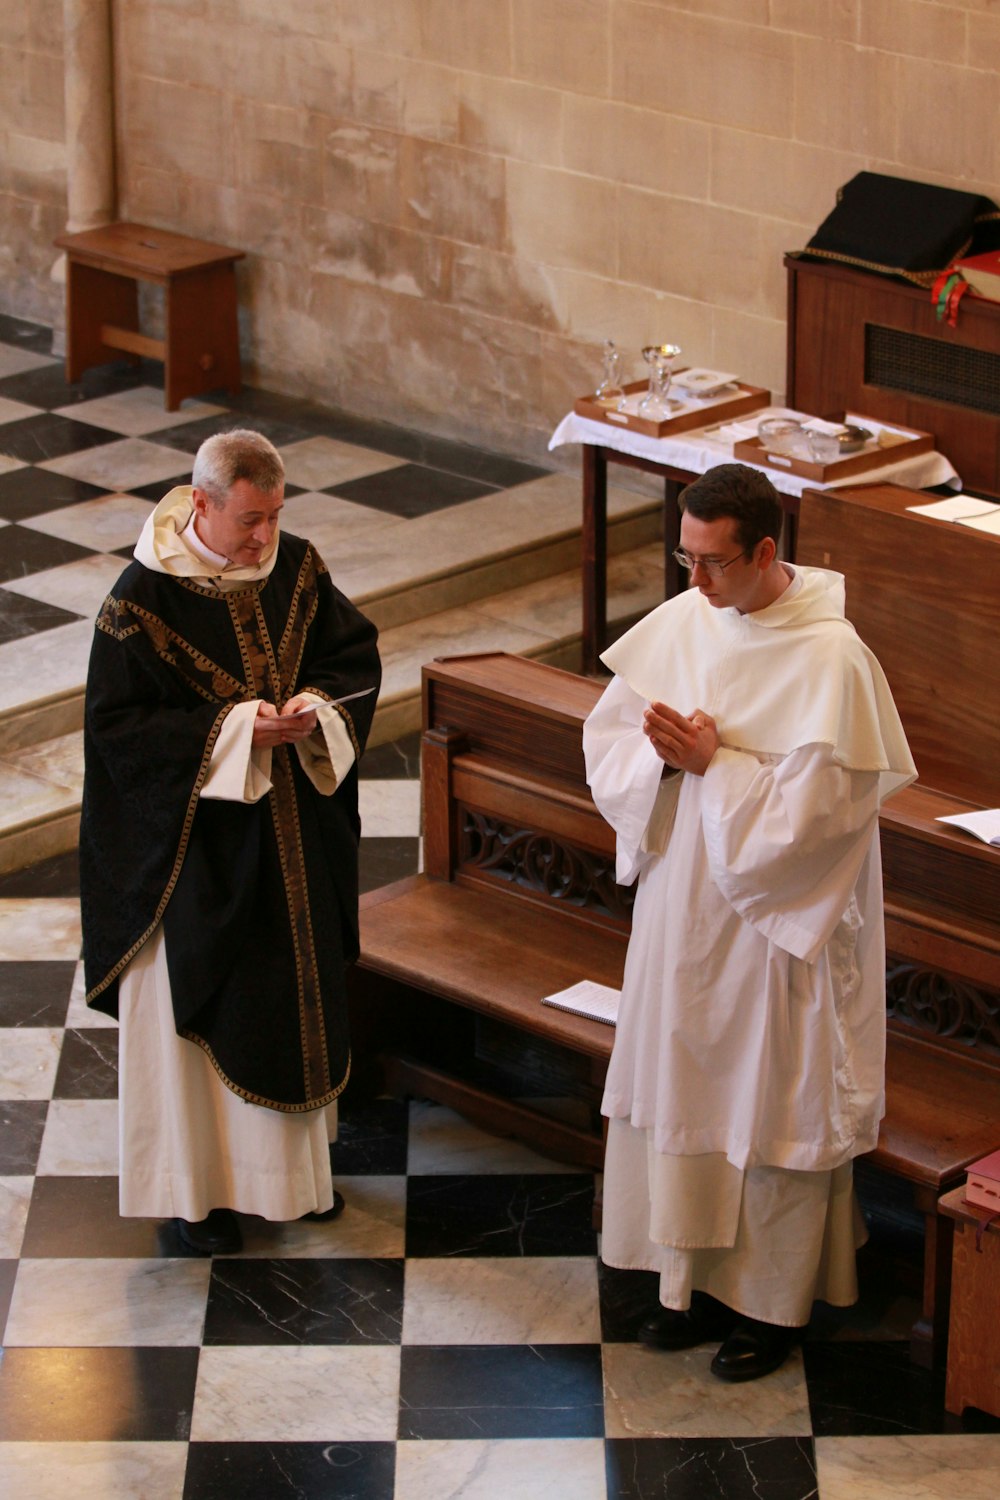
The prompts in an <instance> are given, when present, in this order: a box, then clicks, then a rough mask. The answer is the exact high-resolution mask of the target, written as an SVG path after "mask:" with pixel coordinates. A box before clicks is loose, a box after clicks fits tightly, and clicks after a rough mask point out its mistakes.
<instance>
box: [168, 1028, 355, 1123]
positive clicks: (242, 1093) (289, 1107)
mask: <svg viewBox="0 0 1000 1500" xmlns="http://www.w3.org/2000/svg"><path fill="white" fill-rule="evenodd" d="M178 1035H179V1036H182V1037H184V1039H185V1040H186V1041H189V1042H194V1044H195V1046H196V1047H200V1048H201V1050H202V1051H203V1052H204V1054H205V1056H206V1057H207V1058H208V1060H209V1062H210V1063H211V1064H212V1067H213V1068H214V1069H215V1071H216V1073H217V1074H218V1075H219V1078H220V1079H221V1080H222V1082H223V1083H224V1084H225V1085H226V1088H227V1089H231V1090H232V1092H233V1093H234V1094H236V1095H237V1097H238V1098H240V1099H245V1100H246V1102H247V1104H259V1105H261V1106H262V1107H263V1108H264V1109H273V1110H275V1111H276V1112H278V1113H279V1114H283V1115H307V1114H311V1113H312V1111H313V1110H314V1109H323V1108H324V1106H325V1105H327V1104H332V1103H333V1101H334V1100H335V1099H339V1097H340V1095H341V1094H342V1093H343V1092H344V1090H345V1089H346V1087H347V1085H348V1082H349V1080H350V1077H351V1064H352V1062H353V1060H354V1059H353V1057H352V1055H351V1053H350V1052H348V1054H347V1071H346V1072H345V1074H344V1077H343V1079H342V1081H341V1082H340V1083H338V1084H337V1086H336V1088H333V1089H331V1090H330V1092H329V1093H326V1094H324V1095H323V1096H322V1098H320V1099H310V1100H309V1101H308V1103H303V1104H282V1103H279V1101H278V1100H277V1099H265V1098H264V1095H263V1094H252V1093H251V1092H250V1090H249V1089H244V1088H241V1087H240V1085H239V1084H238V1083H234V1082H233V1080H232V1079H231V1078H230V1077H229V1076H228V1074H227V1073H225V1072H224V1071H223V1070H222V1068H221V1067H220V1066H219V1060H218V1058H217V1057H216V1055H215V1053H214V1052H213V1051H212V1049H211V1047H210V1046H209V1045H208V1043H207V1042H206V1041H203V1040H202V1038H201V1037H200V1036H195V1035H194V1033H193V1032H190V1031H186V1030H183V1031H180V1032H179V1033H178Z"/></svg>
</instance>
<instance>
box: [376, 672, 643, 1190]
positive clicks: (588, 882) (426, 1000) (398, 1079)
mask: <svg viewBox="0 0 1000 1500" xmlns="http://www.w3.org/2000/svg"><path fill="white" fill-rule="evenodd" d="M598 691H599V690H598V689H597V688H596V687H595V685H594V684H593V683H591V682H588V681H586V680H585V679H583V678H579V677H574V676H572V675H571V674H570V673H567V672H561V671H558V670H557V669H555V668H552V667H545V666H541V665H540V664H538V663H535V662H530V661H525V660H523V659H522V658H519V657H514V656H506V655H502V654H496V655H488V656H484V657H467V658H455V659H452V660H449V661H442V662H435V663H433V664H432V665H431V666H428V667H425V668H424V678H423V695H424V724H425V733H424V740H423V754H422V781H423V800H424V808H423V816H424V873H423V874H422V875H418V876H415V877H412V878H410V879H407V880H403V881H399V882H397V883H396V884H394V885H390V886H387V887H384V888H383V889H381V890H378V891H374V892H372V893H370V894H369V895H367V896H365V897H364V898H363V899H362V903H361V949H362V952H361V958H360V960H359V963H358V965H357V966H356V968H355V969H354V971H353V986H354V991H355V997H356V1004H355V1007H354V1015H353V1018H352V1026H353V1032H354V1050H355V1054H356V1056H358V1055H359V1054H360V1056H359V1062H360V1065H361V1067H362V1068H364V1067H365V1064H366V1062H367V1064H368V1068H369V1072H370V1071H371V1068H372V1064H373V1060H374V1059H376V1058H377V1059H378V1070H377V1081H378V1083H380V1084H381V1085H383V1086H385V1087H387V1088H388V1089H390V1091H391V1090H394V1089H395V1090H398V1091H399V1092H401V1093H412V1094H417V1095H422V1096H424V1097H426V1098H429V1099H435V1100H438V1101H439V1102H441V1103H446V1104H450V1105H452V1106H453V1107H454V1108H456V1109H458V1110H460V1111H461V1112H462V1113H463V1114H465V1115H467V1116H468V1117H469V1118H471V1119H475V1120H477V1121H479V1122H480V1123H482V1124H484V1125H486V1126H488V1127H489V1128H491V1129H495V1130H498V1131H500V1132H501V1133H506V1134H511V1135H516V1136H519V1137H520V1138H522V1139H524V1140H528V1141H530V1142H531V1143H532V1144H534V1145H535V1146H537V1147H538V1148H539V1149H540V1150H543V1151H547V1152H550V1153H551V1154H553V1155H555V1156H557V1157H559V1158H561V1159H563V1160H566V1161H571V1162H575V1163H579V1164H581V1165H585V1166H589V1167H594V1168H597V1169H599V1168H600V1166H601V1164H602V1160H603V1149H602V1131H601V1120H600V1098H601V1091H602V1088H603V1083H604V1074H605V1071H606V1068H607V1062H608V1058H609V1056H610V1054H611V1044H612V1041H613V1040H614V1032H613V1028H611V1027H610V1026H607V1025H604V1024H602V1023H601V1022H598V1021H590V1020H588V1019H585V1018H583V1017H579V1016H573V1015H570V1014H568V1013H567V1012H565V1011H559V1010H555V1009H553V1008H551V1007H548V1006H543V1005H542V1004H541V997H542V996H543V995H546V994H551V993H553V992H555V991H557V990H561V989H565V988H566V987H567V986H568V985H570V984H573V983H575V982H576V981H577V980H579V979H583V978H590V979H594V980H597V981H598V982H599V983H602V984H607V985H610V986H612V987H613V988H615V989H618V988H620V987H621V982H622V972H623V968H624V962H625V949H626V946H627V942H628V930H629V905H630V902H629V893H623V892H621V891H620V890H619V888H618V887H617V886H616V885H615V883H614V836H613V834H612V832H611V830H610V829H609V828H608V826H607V824H606V823H605V822H604V820H603V819H602V818H601V817H600V815H599V814H598V812H597V810H596V808H595V807H594V805H593V802H592V801H591V798H590V793H589V790H588V789H587V786H586V780H585V776H584V765H583V750H582V744H581V731H582V726H583V720H584V719H585V718H586V716H587V714H588V713H589V711H590V708H591V706H592V704H593V702H594V699H595V696H596V694H597V692H598ZM356 1066H357V1065H356ZM544 1094H548V1095H558V1096H561V1097H564V1098H566V1097H569V1098H571V1099H574V1100H575V1101H576V1105H577V1110H578V1114H579V1118H578V1119H577V1120H576V1121H572V1120H571V1121H569V1122H567V1121H565V1120H562V1119H557V1118H553V1117H552V1115H551V1114H548V1113H546V1112H545V1110H544V1108H542V1107H541V1106H540V1105H536V1104H533V1103H532V1102H531V1096H532V1095H544ZM525 1096H528V1097H525Z"/></svg>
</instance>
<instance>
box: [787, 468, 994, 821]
mask: <svg viewBox="0 0 1000 1500" xmlns="http://www.w3.org/2000/svg"><path fill="white" fill-rule="evenodd" d="M928 499H929V497H928V496H927V495H924V494H921V493H918V492H916V491H913V490H909V489H903V488H900V487H899V486H896V485H888V484H880V485H868V486H858V487H851V488H845V489H839V490H836V491H824V492H822V493H820V492H819V491H815V490H809V491H807V492H806V493H805V494H804V495H803V497H802V504H801V508H800V512H799V552H798V559H799V561H800V562H802V563H811V564H813V565H814V566H816V567H822V568H833V569H835V570H836V571H837V572H841V573H843V574H844V576H845V578H846V580H847V616H848V619H849V620H851V621H852V623H853V624H854V625H855V626H856V628H857V631H858V634H859V635H860V636H861V639H862V640H863V641H864V642H865V644H866V645H867V646H868V647H870V649H871V650H872V651H874V653H875V655H876V656H877V657H878V659H879V661H880V662H881V664H882V669H883V671H884V672H885V675H886V677H887V678H888V681H889V686H890V687H891V688H892V693H893V697H894V698H895V700H896V706H897V707H898V709H899V712H900V717H901V718H902V720H903V723H904V725H905V726H906V733H907V736H908V738H909V741H910V747H911V749H912V751H913V758H914V760H915V761H916V763H917V769H918V772H919V775H920V781H921V784H922V785H923V786H926V787H931V788H933V789H934V790H936V791H939V792H946V793H949V794H950V795H952V796H954V797H956V798H965V799H966V800H967V801H970V802H975V803H980V804H981V805H984V806H995V805H997V804H998V803H1000V756H998V737H1000V690H998V686H997V684H998V683H1000V536H991V535H990V534H989V533H988V532H984V531H974V530H972V529H970V528H969V527H967V526H959V525H957V524H956V523H955V522H954V521H940V520H936V519H933V518H931V517H929V516H920V515H915V514H914V513H913V512H912V511H911V510H909V509H908V507H909V506H911V505H919V504H926V503H927V501H928Z"/></svg>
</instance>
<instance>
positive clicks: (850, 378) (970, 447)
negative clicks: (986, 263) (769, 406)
mask: <svg viewBox="0 0 1000 1500" xmlns="http://www.w3.org/2000/svg"><path fill="white" fill-rule="evenodd" d="M785 265H786V267H787V270H788V368H787V382H786V400H787V401H788V404H789V405H790V406H793V407H795V408H796V409H798V410H800V411H808V412H815V413H816V414H817V415H819V416H829V415H833V414H834V413H836V412H843V411H855V412H862V413H865V414H867V415H869V416H872V417H875V418H877V419H879V420H881V421H884V422H899V423H902V424H903V425H904V426H906V427H917V428H919V429H920V430H921V431H924V432H933V433H934V435H935V437H936V438H937V446H938V449H939V450H940V451H941V452H942V453H944V454H946V455H947V457H948V458H949V459H951V461H952V463H953V464H954V465H955V467H956V468H957V469H958V472H959V473H960V474H961V475H962V478H963V481H964V482H965V485H966V487H967V488H970V489H975V490H982V491H983V492H984V493H986V494H990V495H1000V404H998V401H997V396H998V394H1000V393H998V391H997V390H996V389H994V390H993V392H992V396H993V401H992V405H993V410H992V411H988V410H982V409H980V408H977V407H975V406H973V405H968V404H963V403H962V397H961V395H956V393H955V392H951V393H950V394H946V393H945V392H946V391H947V385H948V382H947V378H946V377H945V376H943V375H938V374H935V373H934V367H935V365H941V366H942V367H943V368H946V367H947V362H948V360H949V359H950V358H951V357H952V355H953V352H954V351H959V352H960V353H961V352H962V351H974V352H978V353H981V354H982V355H984V356H987V357H990V356H998V355H1000V303H998V302H989V301H986V300H984V299H982V298H974V297H972V296H969V295H967V296H965V297H964V298H963V299H962V302H961V304H960V306H959V314H958V321H957V324H956V326H955V327H954V328H952V327H950V326H949V325H948V323H947V322H944V321H942V322H938V320H937V317H936V315H935V308H934V304H933V302H932V300H931V295H930V292H929V291H925V290H924V289H922V288H920V287H916V286H907V285H904V284H903V283H902V282H896V281H893V280H892V279H891V278H890V277H887V276H878V275H875V274H873V273H870V272H866V271H859V270H854V269H853V268H851V267H848V266H837V265H831V264H830V263H829V262H827V263H823V262H820V261H807V260H800V259H797V258H795V257H794V256H788V257H786V260H785ZM872 328H875V329H888V330H891V331H896V332H899V333H901V334H903V335H910V334H915V335H918V336H919V338H920V339H922V340H927V341H928V342H927V343H925V344H922V345H921V346H920V347H921V350H922V351H924V355H925V356H926V365H927V367H928V370H929V372H930V373H929V378H928V386H929V388H930V389H932V390H935V391H939V392H940V393H939V394H922V395H915V394H912V393H910V392H907V391H904V390H899V389H895V388H893V387H892V386H891V385H888V384H884V383H880V384H876V383H874V382H873V381H870V380H869V379H868V376H867V370H866V364H867V356H866V344H867V340H868V337H869V330H870V329H872ZM922 357H924V356H923V355H922ZM985 363H986V365H987V366H988V368H989V369H990V371H991V372H994V373H992V375H989V376H986V377H984V380H986V379H992V380H993V381H994V382H995V381H996V379H997V378H1000V377H997V376H996V374H995V371H994V366H993V362H992V359H990V358H987V359H986V361H985Z"/></svg>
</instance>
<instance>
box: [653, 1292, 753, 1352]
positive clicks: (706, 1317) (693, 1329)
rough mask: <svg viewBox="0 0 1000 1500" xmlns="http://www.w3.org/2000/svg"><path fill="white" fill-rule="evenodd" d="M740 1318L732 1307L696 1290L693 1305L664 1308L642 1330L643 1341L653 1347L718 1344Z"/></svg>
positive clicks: (665, 1347) (692, 1347)
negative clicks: (681, 1307)
mask: <svg viewBox="0 0 1000 1500" xmlns="http://www.w3.org/2000/svg"><path fill="white" fill-rule="evenodd" d="M738 1318H739V1314H738V1313H734V1312H733V1311H732V1309H731V1308H728V1307H726V1306H725V1305H724V1304H723V1303H722V1302H716V1300H715V1298H714V1297H709V1296H708V1295H707V1294H705V1293H703V1292H694V1293H693V1294H692V1297H691V1306H690V1307H689V1308H687V1309H685V1311H683V1312H681V1311H679V1310H678V1309H677V1308H673V1307H661V1308H660V1310H659V1312H658V1313H655V1314H654V1315H653V1317H651V1318H647V1320H646V1322H645V1323H643V1325H642V1327H641V1328H640V1329H639V1334H638V1338H639V1342H640V1344H646V1345H647V1346H648V1347H649V1348H650V1349H695V1348H697V1346H698V1345H699V1344H711V1343H717V1342H718V1341H719V1340H720V1339H724V1338H725V1337H726V1334H727V1333H731V1332H732V1329H733V1327H734V1325H735V1324H736V1322H737V1320H738Z"/></svg>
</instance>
